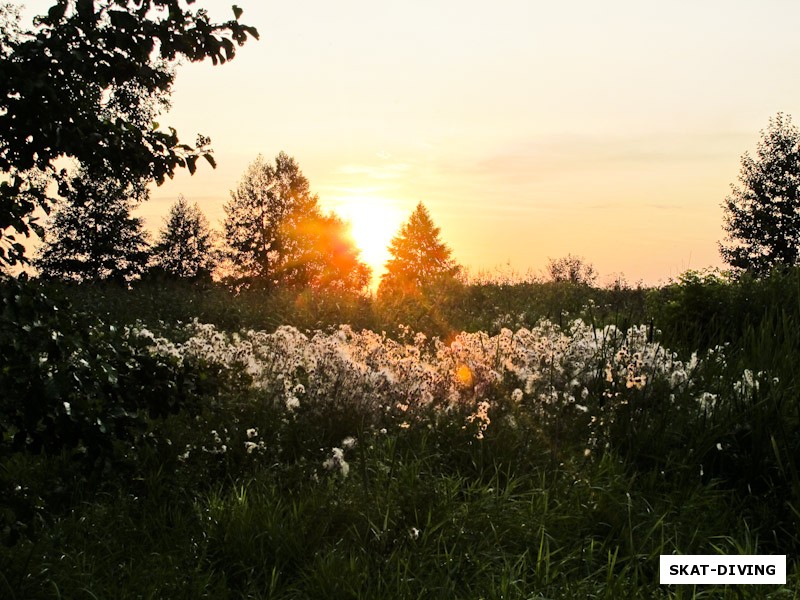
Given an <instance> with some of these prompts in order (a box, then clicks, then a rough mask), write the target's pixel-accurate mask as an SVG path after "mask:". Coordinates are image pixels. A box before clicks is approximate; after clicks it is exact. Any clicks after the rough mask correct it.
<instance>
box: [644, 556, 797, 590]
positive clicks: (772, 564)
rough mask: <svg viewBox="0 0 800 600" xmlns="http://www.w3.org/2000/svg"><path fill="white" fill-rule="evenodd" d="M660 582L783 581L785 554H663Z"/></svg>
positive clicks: (723, 582) (768, 582) (781, 582)
mask: <svg viewBox="0 0 800 600" xmlns="http://www.w3.org/2000/svg"><path fill="white" fill-rule="evenodd" d="M659 573H660V583H661V584H662V585H664V584H681V583H687V584H696V583H710V584H724V585H735V584H739V585H741V584H745V585H746V584H777V585H781V584H785V583H786V555H785V554H777V555H767V554H741V555H735V556H721V555H719V554H684V555H681V554H662V555H661V561H660V565H659Z"/></svg>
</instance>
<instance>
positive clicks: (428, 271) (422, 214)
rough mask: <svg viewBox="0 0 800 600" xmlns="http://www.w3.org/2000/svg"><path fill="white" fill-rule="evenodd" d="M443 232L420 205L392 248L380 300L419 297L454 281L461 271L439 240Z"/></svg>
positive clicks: (379, 293)
mask: <svg viewBox="0 0 800 600" xmlns="http://www.w3.org/2000/svg"><path fill="white" fill-rule="evenodd" d="M439 232H440V229H439V228H438V227H436V226H435V225H434V223H433V220H432V219H431V215H430V213H429V212H428V209H427V208H425V206H424V205H423V204H422V203H421V202H420V203H419V204H417V207H416V209H415V210H414V212H413V213H412V214H411V217H410V218H409V220H408V221H407V222H406V223H404V224H403V225H402V226H401V227H400V231H399V232H398V233H397V235H395V236H394V238H392V241H391V243H390V244H389V255H390V258H389V260H388V261H387V262H386V272H385V273H384V274H383V276H382V277H381V283H380V285H379V287H378V296H379V297H386V296H390V295H400V296H408V295H416V294H420V293H422V292H424V290H425V289H426V288H427V287H430V286H433V285H435V284H437V283H444V282H446V281H449V280H453V279H455V278H456V276H457V275H458V274H459V272H460V270H461V267H460V266H459V265H458V264H456V262H455V261H454V260H453V258H452V256H451V254H452V252H451V250H450V248H448V247H447V245H446V244H445V243H444V242H442V241H441V240H440V239H439Z"/></svg>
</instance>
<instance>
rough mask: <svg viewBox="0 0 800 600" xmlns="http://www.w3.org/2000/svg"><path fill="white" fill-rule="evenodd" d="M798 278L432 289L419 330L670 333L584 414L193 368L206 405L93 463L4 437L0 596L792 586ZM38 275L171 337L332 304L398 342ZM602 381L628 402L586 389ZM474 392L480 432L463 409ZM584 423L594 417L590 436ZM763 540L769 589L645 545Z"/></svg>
mask: <svg viewBox="0 0 800 600" xmlns="http://www.w3.org/2000/svg"><path fill="white" fill-rule="evenodd" d="M797 284H798V280H797V275H796V274H795V273H792V274H789V275H784V276H781V277H779V276H774V277H773V278H771V279H768V280H766V281H749V280H743V281H739V282H730V281H727V280H723V279H721V278H719V277H715V278H711V279H708V278H706V276H702V277H700V276H698V277H695V276H687V278H686V279H685V280H684V281H681V282H677V283H675V284H674V285H672V286H667V287H665V288H663V289H658V290H641V289H637V290H625V289H617V290H597V289H593V288H589V287H586V286H569V284H563V285H550V284H533V283H527V284H523V285H519V286H505V285H502V284H493V283H483V284H481V285H474V286H467V287H465V288H463V289H460V290H453V291H451V292H449V294H450V296H449V297H448V298H446V299H444V300H442V301H441V302H438V303H436V305H435V308H436V311H437V314H436V315H435V317H436V319H438V320H435V319H432V320H431V321H430V322H431V323H432V324H433V325H434V326H436V327H442V328H443V330H445V331H457V330H458V331H460V330H462V329H467V330H469V329H472V330H484V331H487V332H489V333H497V332H499V331H500V330H501V329H502V328H503V327H511V328H518V327H522V326H528V327H530V326H531V325H533V324H535V323H536V321H538V320H539V319H540V318H541V317H547V316H549V317H550V319H551V321H552V322H553V323H554V327H557V326H558V321H559V318H560V320H561V323H562V325H564V327H567V325H568V324H569V322H570V321H571V319H572V318H574V317H577V316H581V317H583V318H584V319H585V321H586V322H591V323H593V324H594V325H595V326H596V327H597V329H596V330H595V331H596V334H595V335H597V336H601V337H600V338H598V339H597V342H598V345H599V346H600V347H601V348H603V351H604V352H605V353H606V354H609V353H610V354H611V355H613V354H614V353H616V352H619V351H622V349H623V348H624V347H625V346H626V345H627V344H630V343H631V340H630V339H627V338H625V337H624V336H623V337H620V336H619V335H618V334H614V335H612V334H611V333H608V332H614V331H624V329H625V326H626V325H628V324H636V323H644V324H646V325H647V328H646V329H647V335H648V337H649V343H650V344H652V345H653V346H652V348H677V349H678V353H677V355H676V356H675V357H674V360H675V361H682V363H688V362H689V361H691V353H692V351H698V367H697V368H696V369H695V370H691V369H688V368H687V369H684V371H685V372H686V373H688V375H687V377H688V379H687V380H686V381H682V382H680V384H675V385H672V384H668V382H667V381H666V380H665V379H663V378H662V379H659V377H657V376H656V374H655V369H654V370H653V372H646V373H645V374H646V375H648V378H647V381H648V384H647V385H646V386H643V387H642V388H641V389H638V388H637V387H636V386H633V387H631V388H630V389H622V388H619V387H616V388H615V387H613V385H616V384H613V385H612V384H610V383H609V382H608V381H606V379H605V375H604V372H605V371H604V369H605V368H606V365H605V364H602V363H598V364H597V365H595V366H593V367H592V369H593V371H592V374H591V377H592V379H591V381H593V382H594V383H590V384H587V394H588V396H587V399H586V400H585V402H586V405H587V409H588V411H589V412H587V413H583V412H581V411H579V410H578V411H576V410H574V409H569V411H568V410H562V409H560V408H559V409H558V410H556V408H558V407H556V408H553V409H552V412H550V413H548V412H546V411H544V410H543V409H542V405H541V403H539V402H537V401H533V400H532V399H531V398H529V397H527V396H526V397H525V398H524V399H523V400H522V401H516V400H513V399H512V398H513V394H512V391H514V390H512V388H514V387H515V386H516V384H511V383H507V382H501V383H498V384H496V385H494V386H489V387H487V388H486V389H485V390H484V391H483V392H481V394H482V395H481V397H480V398H478V397H477V396H476V397H474V398H473V397H472V396H469V401H464V402H463V404H460V405H458V404H457V405H453V406H451V407H449V408H447V409H446V410H444V406H445V404H444V403H442V404H440V405H437V406H438V407H439V408H436V409H435V410H434V409H433V408H432V409H431V412H430V413H425V412H424V411H420V412H419V415H418V418H417V420H416V421H414V420H412V419H411V418H408V417H406V416H405V415H407V414H408V413H405V412H401V411H400V412H399V409H397V408H396V407H395V408H392V409H391V410H390V411H388V412H386V413H385V414H380V415H375V414H373V408H372V407H373V406H374V405H373V404H372V403H371V401H370V399H369V398H366V397H364V398H361V397H356V395H354V394H352V393H351V392H350V391H348V390H349V388H348V387H347V385H349V384H348V383H347V381H346V379H344V375H342V379H341V381H339V382H338V383H337V384H336V385H334V386H333V387H331V388H330V390H329V391H327V392H326V393H325V395H324V396H323V397H319V398H317V399H316V400H314V401H311V400H310V399H309V398H306V397H304V398H303V400H302V402H301V403H300V406H299V407H298V408H295V409H291V410H290V409H288V408H287V405H286V404H285V397H284V395H283V392H282V390H283V386H282V385H280V386H279V385H278V382H271V384H270V385H268V386H264V387H261V388H258V387H253V386H251V385H250V384H249V383H248V382H249V379H248V377H245V376H244V375H243V374H239V375H238V376H237V375H236V374H235V373H234V374H232V375H230V376H226V378H224V379H220V382H222V383H221V384H219V385H216V386H213V385H209V382H208V380H207V378H208V377H212V376H216V375H214V373H218V371H219V367H214V366H213V365H207V366H206V367H202V368H200V370H198V371H197V373H196V376H197V378H198V379H197V382H198V383H197V385H201V384H202V386H205V387H201V388H199V389H203V390H206V391H204V392H203V393H204V394H206V396H207V398H208V402H207V404H206V405H205V406H202V407H201V408H200V409H199V410H195V411H194V412H193V413H192V414H189V413H188V412H178V413H177V414H172V415H169V416H167V417H166V418H159V419H151V420H150V421H149V422H148V423H147V429H146V430H145V431H144V432H143V433H142V435H141V437H140V438H137V439H140V440H141V442H140V445H139V446H137V447H136V448H135V450H136V451H135V452H132V451H131V448H130V446H126V445H114V446H113V447H112V451H113V452H114V453H115V454H113V455H112V456H111V457H110V458H109V460H108V461H107V463H105V464H106V466H105V468H104V469H102V470H97V469H95V470H94V471H93V473H94V475H93V476H92V477H91V478H87V477H86V476H85V473H86V471H85V470H84V469H83V467H82V466H81V463H80V461H81V460H82V459H81V457H80V454H79V453H76V452H72V451H70V452H66V451H65V452H62V453H60V454H53V453H51V454H33V453H25V452H16V451H11V450H10V449H9V446H8V444H7V443H6V442H7V441H8V440H7V439H6V438H7V436H6V437H4V444H3V446H2V453H1V454H0V489H2V490H3V491H4V495H3V497H2V498H0V511H2V512H0V516H2V519H0V522H2V523H4V524H7V525H8V527H7V529H8V531H3V532H2V536H0V537H1V538H2V542H3V543H2V544H0V597H3V598H12V599H17V598H26V599H38V598H223V599H224V598H280V599H283V598H465V599H467V598H497V599H500V598H503V599H508V598H520V599H523V598H525V599H528V598H584V597H585V598H621V597H631V598H661V597H663V598H728V597H730V598H794V597H800V579H799V578H798V572H797V569H796V564H795V559H794V557H795V556H796V555H797V553H798V552H799V551H800V534H798V532H800V481H799V480H800V477H799V476H798V471H799V470H800V408H799V407H798V377H800V376H799V375H798V357H800V300H798V298H800V294H798V285H797ZM52 293H53V294H56V295H60V297H61V298H62V299H64V300H69V302H70V303H71V306H72V308H71V309H68V310H79V311H81V312H83V313H84V314H86V313H88V314H90V315H92V316H93V317H94V318H102V319H103V320H104V321H106V322H114V323H119V324H123V323H124V324H132V323H134V322H137V321H139V322H142V323H146V324H147V326H148V327H150V328H151V329H153V330H155V331H156V333H157V334H161V335H165V336H174V337H175V339H178V338H180V336H181V335H182V334H181V333H180V332H181V331H182V330H181V329H180V328H179V327H178V326H177V323H178V322H179V321H180V322H184V323H186V322H189V321H191V320H193V319H194V318H197V319H198V320H199V321H200V322H209V323H215V324H216V325H217V326H218V328H219V329H221V330H227V331H237V330H239V329H267V330H274V328H275V327H277V326H278V325H280V324H285V323H294V324H296V325H297V326H298V327H300V328H301V329H327V328H330V327H332V326H334V325H336V324H337V323H340V322H350V323H351V324H354V327H353V328H354V329H355V330H358V329H359V328H360V327H368V328H371V329H375V330H378V331H380V330H386V331H387V332H389V333H390V335H392V333H393V332H394V333H396V334H397V335H398V336H401V335H402V332H403V330H402V329H400V328H399V325H400V324H404V325H408V324H409V323H408V322H405V323H403V320H404V316H407V315H404V314H403V312H402V310H403V309H402V307H396V308H397V312H396V313H394V314H393V315H392V317H391V319H388V318H387V315H386V313H385V312H382V311H384V308H382V307H380V306H378V305H377V304H376V303H374V302H373V301H372V300H370V299H365V298H359V297H352V296H350V297H341V298H334V297H331V296H327V297H324V298H316V297H314V296H313V295H311V294H309V293H306V294H305V295H302V294H301V295H299V296H298V295H297V294H294V295H289V294H283V295H272V296H263V295H258V294H255V293H252V294H250V293H241V294H238V295H235V294H232V293H231V292H229V291H227V290H225V289H223V288H220V287H217V286H214V285H206V286H205V287H202V286H187V285H181V284H174V283H170V284H159V285H150V284H147V283H143V284H141V285H140V286H139V287H137V288H134V289H133V290H125V289H122V288H110V287H108V288H103V287H92V288H89V287H81V288H62V289H58V290H53V291H52ZM445 300H446V301H445ZM417 308H418V307H417ZM415 310H416V309H415ZM87 318H88V317H87ZM68 320H69V319H67V321H68ZM416 323H417V324H421V323H424V321H422V320H419V319H418V320H417V321H416ZM410 324H411V325H414V324H415V323H414V322H412V323H410ZM651 324H652V325H651ZM606 325H617V327H618V329H603V327H604V326H606ZM428 333H429V334H431V333H433V334H438V333H440V331H429V332H428ZM331 335H335V334H331ZM604 335H607V336H608V337H605V338H603V337H602V336H604ZM487 339H488V338H487ZM425 343H428V344H430V342H425ZM718 346H721V348H718ZM420 348H421V349H422V350H421V351H423V352H424V351H426V350H425V348H426V346H424V345H422V346H420ZM606 354H604V355H606ZM197 364H199V365H201V366H202V365H203V363H202V361H199V362H198V363H197ZM212 367H214V368H212ZM236 368H239V367H236ZM215 369H217V370H215ZM682 372H683V371H682ZM220 377H221V376H220ZM204 378H206V379H204ZM305 381H306V384H307V385H310V383H309V382H310V381H312V378H310V377H307V378H306V379H305ZM553 381H556V380H555V379H554V380H553ZM272 384H274V385H272ZM545 384H546V382H544V383H541V385H545ZM537 385H538V384H537ZM615 390H617V391H619V392H620V394H619V395H618V396H615V397H616V398H620V399H622V400H624V402H617V403H614V402H612V401H611V400H604V398H607V397H609V398H610V397H611V396H605V395H604V392H608V393H610V392H613V391H615ZM560 391H562V392H564V391H563V390H560ZM701 392H702V393H705V394H708V395H707V396H703V398H704V399H703V401H702V402H700V400H698V397H699V396H700V394H701ZM565 395H566V392H564V394H563V396H565ZM467 396H468V395H467ZM467 396H465V397H467ZM560 397H561V396H560ZM482 399H486V400H487V401H488V402H489V403H490V408H489V412H488V415H489V416H490V417H491V424H490V425H488V426H487V427H486V428H485V429H480V425H479V422H480V421H479V420H478V421H475V420H472V421H471V420H470V419H469V417H470V416H472V415H473V414H474V412H475V405H476V404H477V402H478V401H479V400H482ZM698 407H700V408H698ZM703 407H705V408H703ZM403 410H406V409H403ZM548 410H550V409H548ZM591 417H597V418H598V419H607V422H605V423H604V424H603V425H602V428H600V426H599V425H597V424H594V423H592V422H590V419H591ZM403 419H407V420H408V421H410V422H411V425H410V426H409V427H407V428H406V427H403V426H402V425H400V422H401V421H403ZM392 424H394V425H392ZM590 431H591V432H594V433H597V434H598V435H600V434H602V435H601V436H600V441H598V442H597V445H596V446H594V447H589V446H588V445H587V444H588V441H587V437H588V432H590ZM478 432H480V434H481V435H480V436H478V435H477V433H478ZM346 438H353V440H352V442H348V444H344V441H345V439H346ZM256 442H258V444H256ZM334 447H338V448H339V449H340V451H341V452H342V456H343V457H344V459H343V460H346V462H347V465H348V469H347V470H345V469H343V468H340V464H339V463H336V462H335V461H331V456H332V449H333V448H334ZM326 465H327V466H326ZM11 525H13V527H12V526H11ZM4 526H6V525H4ZM759 553H776V554H778V553H780V554H788V555H789V557H790V560H789V567H790V575H789V579H788V582H787V585H786V586H774V587H763V586H740V587H721V586H705V587H689V586H660V585H659V582H658V557H659V555H662V554H759Z"/></svg>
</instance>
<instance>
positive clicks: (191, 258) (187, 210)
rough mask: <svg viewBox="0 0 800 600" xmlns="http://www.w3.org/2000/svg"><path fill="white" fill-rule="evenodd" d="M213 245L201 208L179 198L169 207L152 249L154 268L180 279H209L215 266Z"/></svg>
mask: <svg viewBox="0 0 800 600" xmlns="http://www.w3.org/2000/svg"><path fill="white" fill-rule="evenodd" d="M213 242H214V240H213V232H212V231H211V228H210V227H209V225H208V219H206V217H205V215H203V213H202V212H201V210H200V207H198V206H197V203H194V204H191V205H190V204H189V203H188V202H187V201H186V198H184V197H183V196H180V197H179V198H178V200H177V201H176V202H175V204H173V205H172V206H171V207H170V209H169V215H168V217H167V219H166V222H165V226H164V228H163V229H162V230H161V232H160V234H159V238H158V241H157V242H156V245H155V246H154V248H153V259H154V263H155V266H156V267H158V268H160V269H161V270H162V271H164V272H165V273H167V274H168V275H170V276H172V277H177V278H181V279H196V278H208V277H211V273H212V271H213V270H214V267H215V266H216V262H217V260H216V253H215V251H214V243H213Z"/></svg>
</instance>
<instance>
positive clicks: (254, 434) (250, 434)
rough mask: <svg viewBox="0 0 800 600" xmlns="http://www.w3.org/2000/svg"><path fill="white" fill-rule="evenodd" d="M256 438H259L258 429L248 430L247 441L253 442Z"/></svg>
mask: <svg viewBox="0 0 800 600" xmlns="http://www.w3.org/2000/svg"><path fill="white" fill-rule="evenodd" d="M254 437H258V429H256V428H255V427H251V428H250V429H248V430H247V439H248V440H252V439H253V438H254Z"/></svg>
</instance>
